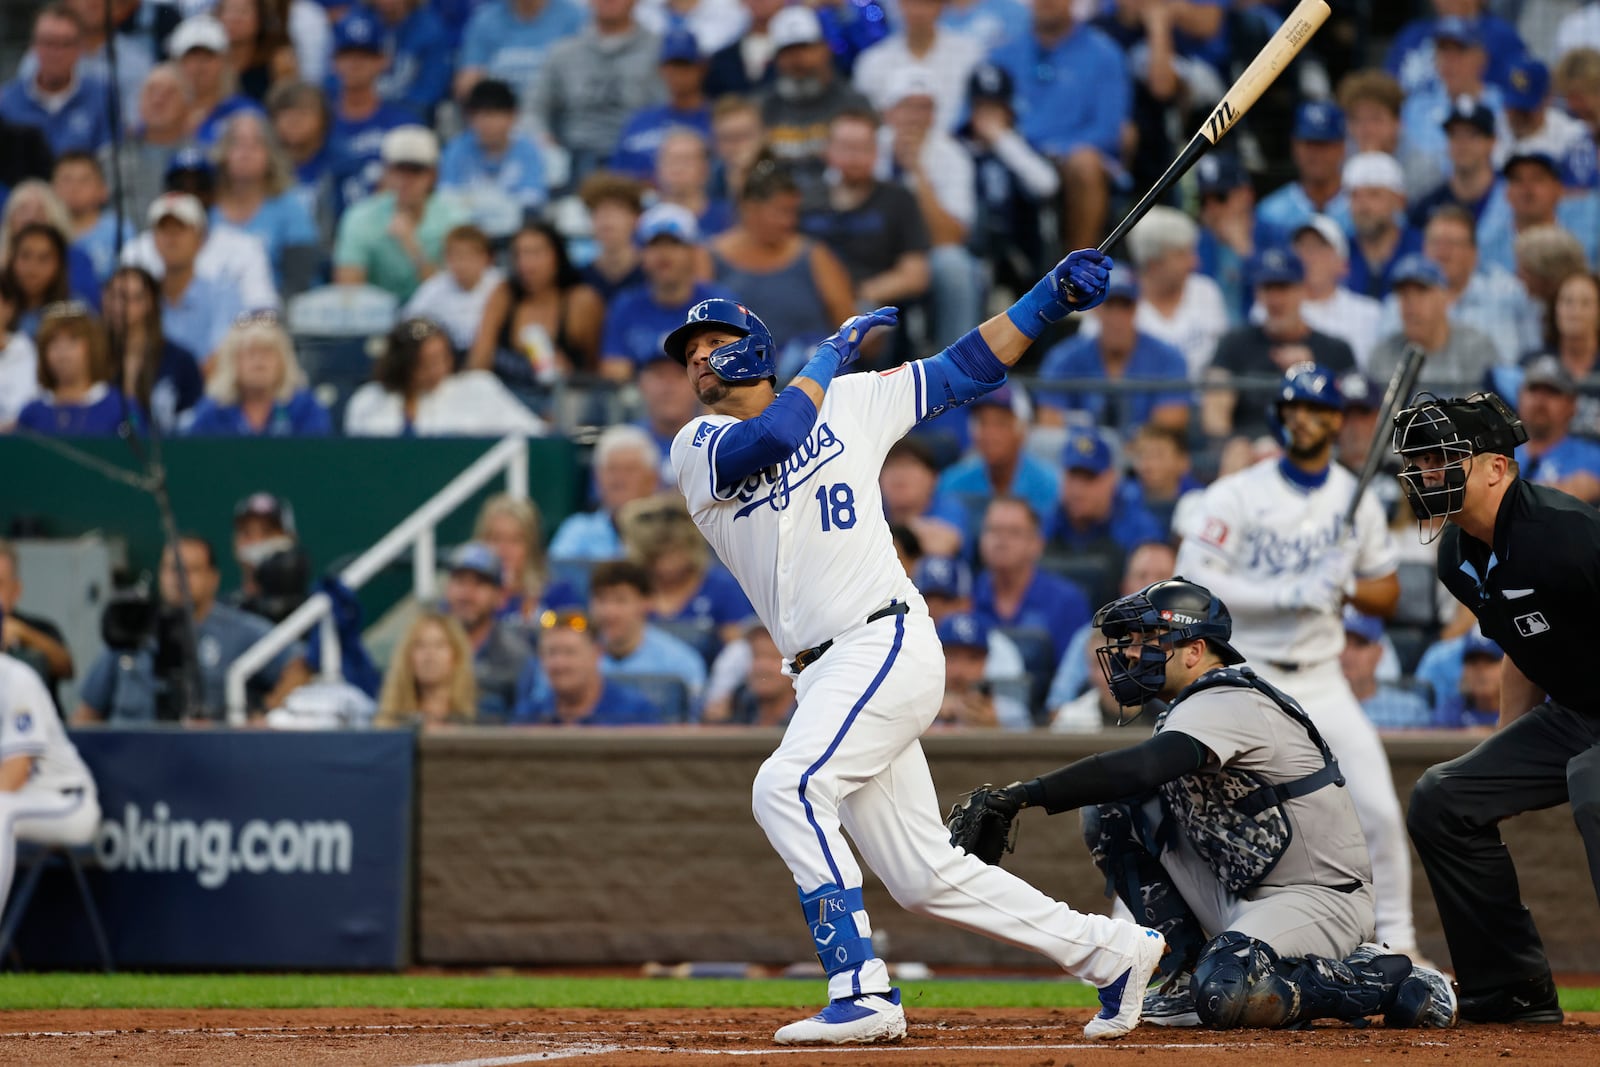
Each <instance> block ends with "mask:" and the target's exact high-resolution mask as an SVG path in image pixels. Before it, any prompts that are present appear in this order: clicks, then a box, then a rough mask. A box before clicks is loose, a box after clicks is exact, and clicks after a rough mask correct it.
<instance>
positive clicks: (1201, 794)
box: [1156, 667, 1344, 894]
mask: <svg viewBox="0 0 1600 1067" xmlns="http://www.w3.org/2000/svg"><path fill="white" fill-rule="evenodd" d="M1221 686H1228V687H1232V688H1239V689H1253V690H1255V691H1256V692H1258V693H1260V694H1262V695H1263V696H1265V697H1267V699H1269V700H1271V701H1272V702H1273V703H1274V704H1276V705H1277V706H1278V708H1279V709H1280V710H1281V711H1282V712H1283V713H1284V714H1285V715H1287V716H1289V718H1291V719H1293V720H1294V721H1295V722H1297V723H1299V724H1300V726H1301V727H1303V728H1304V729H1305V731H1306V733H1307V734H1309V735H1310V737H1311V740H1312V743H1314V744H1315V745H1316V746H1317V749H1318V750H1319V751H1320V752H1321V753H1322V768H1321V769H1320V770H1316V771H1313V772H1312V773H1310V774H1308V775H1306V776H1305V777H1303V778H1296V779H1294V780H1293V781H1289V782H1279V783H1272V782H1268V781H1267V780H1266V779H1265V778H1264V777H1262V776H1261V775H1260V774H1259V773H1257V772H1255V771H1245V770H1239V769H1236V768H1231V767H1224V768H1223V769H1221V770H1220V771H1215V772H1199V773H1196V774H1187V775H1184V776H1183V777H1182V778H1176V779H1174V780H1172V781H1170V782H1166V783H1164V784H1163V785H1162V786H1161V787H1160V790H1159V792H1160V794H1161V807H1162V811H1163V814H1164V815H1165V819H1164V822H1165V824H1166V825H1164V826H1163V827H1162V831H1161V834H1165V833H1167V832H1170V831H1171V829H1172V828H1173V827H1174V826H1175V827H1176V828H1177V829H1178V830H1181V831H1182V833H1183V834H1184V836H1185V837H1187V838H1188V840H1189V843H1190V844H1191V845H1193V846H1194V850H1195V851H1196V852H1198V853H1199V854H1200V856H1201V858H1203V859H1204V860H1205V861H1206V863H1207V864H1209V865H1210V867H1211V869H1212V870H1213V871H1215V872H1216V875H1217V878H1218V879H1219V880H1220V881H1221V882H1222V884H1223V885H1224V886H1226V887H1227V888H1228V890H1229V891H1230V892H1232V893H1235V894H1240V893H1245V892H1248V891H1249V890H1251V889H1254V888H1255V887H1256V886H1258V885H1260V884H1261V882H1262V880H1263V879H1265V878H1266V877H1267V875H1268V874H1269V873H1271V871H1272V869H1273V868H1274V867H1275V866H1277V864H1278V860H1280V859H1282V858H1283V854H1284V852H1285V851H1287V850H1288V848H1289V843H1290V841H1292V840H1293V838H1294V824H1293V823H1292V822H1291V821H1290V819H1289V813H1288V812H1287V811H1286V810H1285V809H1284V805H1285V804H1287V803H1288V802H1289V801H1291V800H1293V799H1294V798H1295V797H1303V796H1306V795H1307V794H1310V793H1314V792H1316V791H1317V790H1319V789H1321V788H1322V787H1323V786H1327V785H1337V786H1343V785H1344V776H1343V775H1341V774H1340V773H1339V763H1338V761H1337V760H1335V759H1334V758H1333V752H1332V751H1331V750H1330V749H1329V748H1328V745H1327V742H1325V741H1323V739H1322V735H1321V734H1320V733H1318V732H1317V728H1316V726H1315V725H1314V724H1313V723H1312V722H1311V719H1310V718H1309V717H1307V715H1306V713H1305V712H1304V711H1302V710H1301V709H1300V705H1298V704H1296V703H1295V702H1294V700H1293V699H1291V698H1290V697H1289V696H1287V695H1286V694H1284V693H1283V692H1281V691H1279V690H1278V689H1277V688H1276V687H1274V686H1272V685H1270V684H1268V683H1267V682H1265V681H1263V680H1262V679H1261V678H1258V677H1257V676H1256V673H1255V672H1254V671H1252V670H1251V669H1250V668H1249V667H1223V668H1220V669H1218V670H1214V671H1211V672H1210V673H1209V674H1207V675H1205V676H1204V677H1203V678H1201V679H1199V680H1198V681H1196V682H1195V683H1194V684H1193V685H1191V686H1189V687H1188V688H1187V689H1185V690H1184V691H1183V692H1181V693H1179V694H1178V696H1177V699H1175V700H1174V701H1173V702H1172V703H1171V705H1169V706H1168V707H1167V710H1165V711H1163V712H1162V713H1161V715H1160V716H1159V717H1158V718H1157V719H1156V732H1157V733H1160V732H1161V730H1162V728H1163V727H1164V726H1165V725H1166V721H1167V717H1168V716H1170V715H1171V714H1172V711H1173V709H1174V708H1176V707H1178V706H1179V705H1180V704H1182V703H1183V702H1184V701H1185V700H1187V699H1189V698H1190V697H1192V696H1194V695H1195V694H1196V693H1202V692H1205V691H1206V690H1208V689H1216V688H1218V687H1221ZM1159 836H1161V835H1158V837H1159Z"/></svg>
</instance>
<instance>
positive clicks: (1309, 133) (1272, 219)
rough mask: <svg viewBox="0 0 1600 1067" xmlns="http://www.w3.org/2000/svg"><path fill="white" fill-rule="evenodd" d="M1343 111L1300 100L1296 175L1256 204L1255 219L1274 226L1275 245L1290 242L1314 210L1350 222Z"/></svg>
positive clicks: (1294, 136)
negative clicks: (1345, 183)
mask: <svg viewBox="0 0 1600 1067" xmlns="http://www.w3.org/2000/svg"><path fill="white" fill-rule="evenodd" d="M1344 141H1345V121H1344V112H1343V111H1340V110H1339V108H1338V107H1337V106H1336V105H1334V104H1330V103H1326V102H1324V101H1310V102H1308V103H1304V104H1301V105H1300V108H1299V110H1297V111H1296V112H1295V115H1294V130H1293V132H1292V133H1291V135H1290V141H1289V154H1290V156H1291V157H1292V158H1293V160H1294V171H1295V176H1296V179H1295V181H1293V182H1290V183H1289V184H1288V185H1285V186H1282V187H1280V188H1278V189H1277V190H1275V191H1274V192H1272V193H1270V194H1269V195H1268V196H1266V197H1265V198H1264V199H1262V201H1261V203H1260V204H1258V205H1257V206H1256V220H1257V221H1258V222H1259V223H1261V225H1262V227H1263V228H1264V229H1266V230H1267V231H1269V234H1268V236H1269V238H1270V240H1269V242H1268V243H1270V244H1287V243H1288V241H1289V238H1290V236H1291V235H1292V234H1293V233H1294V231H1295V230H1298V229H1299V228H1300V227H1301V226H1303V225H1305V224H1306V222H1308V221H1310V219H1311V216H1313V215H1327V216H1328V217H1330V218H1331V219H1333V220H1334V221H1335V222H1337V223H1339V225H1341V226H1344V227H1346V228H1348V227H1349V225H1350V196H1349V194H1348V193H1347V192H1346V191H1345V189H1344V188H1343V186H1342V184H1341V182H1342V179H1343V175H1344Z"/></svg>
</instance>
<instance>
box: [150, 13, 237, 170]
mask: <svg viewBox="0 0 1600 1067" xmlns="http://www.w3.org/2000/svg"><path fill="white" fill-rule="evenodd" d="M167 54H168V55H170V56H171V57H172V58H173V59H174V60H175V61H176V62H177V64H178V69H179V70H180V71H182V72H183V77H184V80H185V81H186V82H188V84H189V128H190V129H191V130H192V131H193V133H194V141H195V143H196V144H198V145H200V146H202V147H206V146H209V145H210V144H211V143H212V142H213V141H215V140H216V139H217V135H218V134H220V133H221V132H222V124H223V123H224V122H226V121H227V119H228V117H229V116H230V115H232V114H233V113H234V112H236V111H256V110H259V109H260V106H259V105H258V104H257V103H256V102H255V101H254V100H252V99H250V98H249V97H248V96H245V95H243V94H242V93H240V92H239V91H238V84H239V77H238V72H237V71H235V70H234V69H233V65H232V64H231V63H230V62H229V59H228V31H227V30H224V29H223V28H222V23H220V22H218V21H217V20H216V19H215V18H213V17H212V16H210V15H191V16H190V17H189V18H186V19H184V20H183V21H182V22H181V23H179V24H178V28H177V29H176V30H173V31H172V36H171V37H169V38H168V39H167Z"/></svg>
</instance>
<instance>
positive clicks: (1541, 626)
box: [1513, 611, 1550, 637]
mask: <svg viewBox="0 0 1600 1067" xmlns="http://www.w3.org/2000/svg"><path fill="white" fill-rule="evenodd" d="M1513 621H1514V622H1515V624H1516V627H1517V633H1519V634H1521V635H1522V636H1523V637H1534V636H1536V635H1538V634H1542V633H1546V632H1548V631H1549V629H1550V624H1549V623H1548V622H1546V621H1545V618H1544V613H1543V612H1539V611H1530V612H1529V613H1528V614H1526V615H1518V616H1517V617H1516V619H1515V620H1513Z"/></svg>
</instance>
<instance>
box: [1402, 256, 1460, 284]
mask: <svg viewBox="0 0 1600 1067" xmlns="http://www.w3.org/2000/svg"><path fill="white" fill-rule="evenodd" d="M1389 284H1390V286H1391V287H1392V288H1395V289H1398V288H1400V287H1401V286H1402V285H1425V286H1427V287H1428V288H1430V289H1443V288H1445V287H1446V286H1447V285H1448V284H1449V283H1448V282H1447V281H1446V280H1445V276H1444V271H1442V270H1440V269H1439V264H1437V263H1435V262H1434V261H1433V260H1431V259H1428V258H1427V257H1426V256H1424V255H1422V254H1421V253H1419V252H1412V253H1411V254H1410V255H1407V256H1403V257H1402V258H1401V260H1400V262H1398V263H1396V264H1395V265H1394V270H1393V271H1391V272H1390V273H1389Z"/></svg>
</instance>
